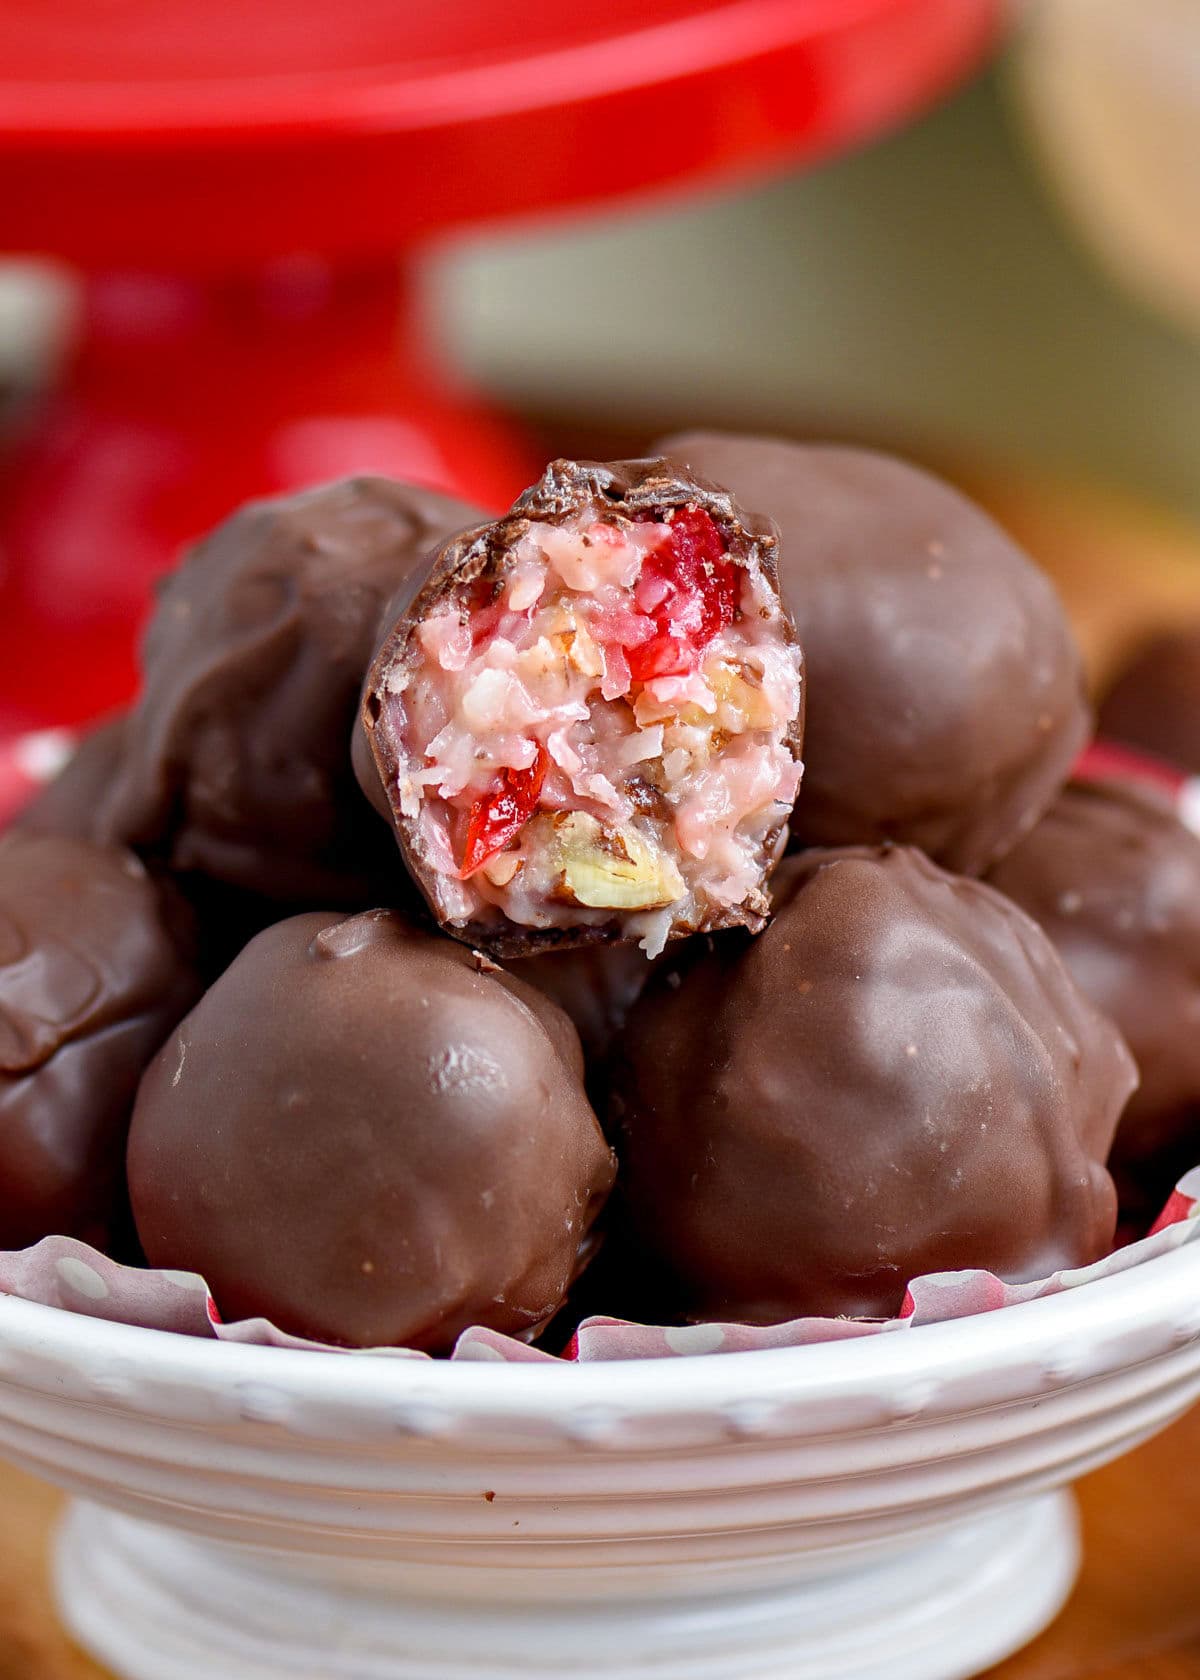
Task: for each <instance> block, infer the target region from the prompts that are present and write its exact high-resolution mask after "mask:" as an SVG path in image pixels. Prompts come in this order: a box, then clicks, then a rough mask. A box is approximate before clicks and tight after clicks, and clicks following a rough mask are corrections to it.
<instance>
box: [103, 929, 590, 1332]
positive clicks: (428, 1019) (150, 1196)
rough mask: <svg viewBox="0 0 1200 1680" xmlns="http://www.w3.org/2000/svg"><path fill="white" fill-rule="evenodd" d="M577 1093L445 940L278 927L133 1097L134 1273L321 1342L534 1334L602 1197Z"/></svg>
mask: <svg viewBox="0 0 1200 1680" xmlns="http://www.w3.org/2000/svg"><path fill="white" fill-rule="evenodd" d="M581 1074H582V1058H581V1055H580V1051H579V1041H578V1039H577V1037H576V1035H575V1032H574V1029H573V1028H572V1027H571V1024H570V1022H569V1021H568V1020H567V1018H566V1016H565V1015H563V1014H562V1012H561V1011H560V1010H558V1009H556V1008H555V1006H554V1005H553V1004H551V1003H550V1002H549V1001H548V1000H547V999H546V998H544V997H542V996H541V994H540V993H538V992H536V991H534V990H533V989H532V988H531V987H528V986H526V985H524V984H523V983H522V982H521V981H519V980H514V979H511V978H510V977H509V976H508V975H506V974H505V973H503V972H502V971H501V970H498V969H497V968H495V966H494V965H492V964H491V963H489V962H488V961H487V960H486V959H485V958H482V957H479V956H478V955H476V954H474V953H472V952H470V951H468V950H467V949H466V948H465V947H464V946H462V945H459V944H457V943H455V942H454V941H452V940H446V939H441V938H438V937H437V936H436V935H431V934H428V933H425V932H422V931H420V930H418V929H417V928H415V927H414V926H412V925H411V924H410V923H407V922H406V921H404V920H403V919H402V918H401V917H400V916H399V915H397V914H396V913H394V912H390V911H372V912H367V913H365V914H361V915H357V916H352V917H349V918H348V919H345V920H342V919H339V918H337V917H335V916H332V915H330V914H329V913H328V912H318V913H316V914H311V915H306V916H298V917H295V918H293V919H291V920H289V921H286V922H280V923H277V924H276V925H275V926H274V927H272V928H269V929H268V930H267V931H266V932H265V933H262V934H260V935H259V937H258V938H257V939H255V940H254V941H253V942H252V943H251V944H250V945H249V946H247V948H246V949H245V951H243V952H242V954H241V955H240V956H239V957H238V958H237V959H236V960H235V961H234V963H233V964H232V966H231V967H230V968H229V969H228V970H227V971H226V973H225V974H224V975H223V976H222V978H221V979H220V980H219V981H218V982H217V983H216V985H214V986H213V987H212V988H211V989H210V990H209V991H208V992H207V993H206V994H205V996H204V998H203V999H202V1000H201V1002H200V1003H199V1004H198V1005H197V1007H196V1008H195V1009H194V1010H193V1011H192V1013H191V1014H190V1015H189V1016H188V1017H187V1018H186V1020H184V1021H183V1022H182V1023H181V1025H180V1026H179V1028H178V1029H177V1031H176V1032H175V1033H174V1034H173V1035H172V1036H171V1038H170V1039H169V1040H168V1042H167V1043H166V1044H165V1045H164V1047H163V1049H162V1051H161V1053H160V1054H159V1056H158V1057H157V1058H156V1059H155V1061H154V1063H153V1064H152V1066H151V1067H150V1069H149V1070H148V1072H147V1074H146V1076H145V1078H144V1079H143V1081H142V1087H141V1091H140V1093H139V1096H138V1101H137V1108H136V1112H135V1115H134V1121H133V1128H132V1132H131V1136H130V1142H129V1188H130V1195H131V1198H132V1202H133V1209H134V1215H135V1218H136V1222H137V1229H138V1234H139V1236H140V1238H141V1241H142V1244H143V1246H144V1248H145V1252H146V1255H147V1257H148V1259H149V1260H150V1262H151V1264H152V1265H157V1266H169V1267H175V1268H184V1269H189V1270H194V1271H198V1272H200V1273H201V1274H202V1275H203V1276H204V1277H205V1278H206V1279H207V1281H208V1284H209V1286H210V1288H211V1289H212V1290H213V1293H214V1295H215V1297H216V1300H217V1303H218V1305H219V1306H220V1308H221V1311H222V1313H223V1315H224V1316H225V1317H226V1318H227V1319H232V1318H243V1317H254V1316H258V1315H262V1316H265V1317H267V1318H269V1319H271V1320H272V1321H273V1322H274V1323H275V1324H276V1325H278V1326H279V1327H280V1328H281V1329H283V1330H287V1331H290V1332H292V1333H294V1334H296V1335H300V1336H306V1337H311V1338H314V1339H316V1340H319V1341H325V1342H334V1343H339V1344H344V1345H347V1346H360V1347H366V1346H391V1345H396V1346H405V1347H412V1348H419V1349H425V1350H428V1351H430V1352H447V1351H448V1350H449V1349H450V1348H451V1347H452V1346H453V1344H454V1341H455V1338H456V1337H457V1335H458V1334H459V1332H460V1331H462V1330H464V1329H466V1328H467V1326H468V1325H471V1324H482V1325H485V1326H488V1327H490V1328H492V1329H495V1330H501V1331H506V1332H509V1333H512V1334H516V1335H528V1334H532V1333H533V1332H534V1331H535V1330H536V1329H537V1328H538V1327H539V1326H540V1325H542V1324H543V1323H544V1322H545V1321H546V1320H548V1319H549V1318H550V1317H551V1316H552V1315H553V1314H554V1313H555V1312H556V1311H557V1309H558V1307H559V1306H560V1305H561V1303H562V1301H563V1298H564V1296H565V1295H566V1291H567V1288H568V1286H569V1284H570V1283H571V1280H572V1278H573V1277H574V1276H575V1275H576V1273H577V1272H578V1271H579V1269H580V1268H581V1266H582V1264H583V1262H584V1260H585V1259H586V1257H587V1254H588V1252H589V1249H590V1247H591V1244H592V1237H591V1229H592V1224H593V1221H594V1220H595V1218H596V1215H597V1213H598V1212H599V1210H600V1207H601V1205H602V1204H603V1201H604V1199H605V1197H606V1195H607V1193H608V1190H609V1188H610V1185H611V1183H612V1179H613V1173H614V1164H613V1160H612V1157H611V1154H610V1152H609V1149H608V1147H607V1145H606V1144H605V1142H604V1139H603V1137H602V1135H601V1132H600V1128H599V1124H598V1122H597V1120H596V1117H595V1115H594V1114H593V1112H592V1110H591V1108H590V1107H589V1105H588V1103H587V1100H586V1098H585V1096H584V1093H583V1087H582V1083H581Z"/></svg>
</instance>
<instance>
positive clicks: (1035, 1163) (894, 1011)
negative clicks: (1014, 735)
mask: <svg viewBox="0 0 1200 1680" xmlns="http://www.w3.org/2000/svg"><path fill="white" fill-rule="evenodd" d="M1135 1083H1136V1076H1135V1073H1134V1069H1133V1063H1132V1060H1131V1058H1130V1055H1129V1052H1128V1050H1127V1049H1126V1047H1125V1045H1124V1042H1123V1041H1122V1039H1121V1037H1120V1035H1119V1033H1118V1032H1117V1029H1116V1027H1115V1026H1113V1024H1112V1022H1111V1021H1109V1020H1108V1019H1107V1017H1105V1016H1103V1015H1101V1014H1100V1013H1099V1011H1098V1010H1096V1009H1095V1008H1094V1007H1093V1006H1092V1004H1091V1003H1089V1002H1088V1001H1087V999H1086V998H1085V997H1084V996H1083V994H1082V993H1081V992H1080V991H1079V989H1078V988H1077V987H1076V985H1075V984H1074V982H1073V981H1072V979H1071V977H1070V975H1069V974H1068V973H1067V971H1066V969H1065V968H1064V967H1063V964H1062V963H1061V961H1060V960H1059V958H1058V956H1057V955H1056V953H1055V951H1054V949H1053V947H1052V946H1051V944H1050V942H1049V941H1048V940H1047V938H1046V937H1045V935H1044V934H1043V933H1042V932H1041V930H1040V929H1039V928H1038V927H1036V926H1035V924H1034V923H1033V922H1032V921H1030V920H1029V918H1028V917H1027V916H1026V915H1024V913H1023V912H1022V911H1020V910H1018V909H1017V908H1016V906H1015V905H1013V904H1011V903H1010V902H1009V901H1008V900H1007V899H1005V898H1003V897H1001V895H1000V894H999V893H997V892H995V891H993V890H992V888H990V887H987V886H984V885H982V884H981V883H979V882H976V881H971V880H966V879H964V878H961V877H958V876H953V875H949V874H947V873H946V872H945V871H944V870H942V869H940V868H939V867H938V866H937V865H936V864H934V863H931V862H930V861H929V859H928V858H926V857H925V856H924V854H923V853H921V852H918V851H916V850H915V849H911V848H907V847H897V848H890V849H882V850H873V849H870V848H846V849H843V850H840V851H812V852H808V853H801V854H799V855H798V856H794V857H790V858H788V859H787V860H786V861H785V862H784V863H783V864H782V865H781V866H780V869H779V871H778V872H777V875H776V914H775V918H774V920H773V921H772V922H771V924H770V926H769V927H768V928H767V929H766V930H765V931H764V932H763V933H762V934H760V935H759V937H758V938H757V939H753V940H750V939H745V938H743V937H737V936H735V937H733V938H720V937H718V938H715V939H713V940H712V941H704V940H697V941H694V942H693V943H692V944H691V945H690V946H689V947H687V948H685V949H684V950H683V951H682V953H681V954H680V955H679V956H678V957H673V958H672V960H671V961H670V963H669V964H668V965H667V966H666V967H665V969H664V970H663V972H661V973H659V974H657V975H656V976H655V978H654V980H653V981H652V982H651V985H650V986H649V988H648V989H647V991H646V992H645V993H644V994H643V996H642V998H641V1000H640V1002H639V1003H638V1006H637V1008H636V1009H635V1010H634V1011H633V1013H632V1015H631V1016H630V1020H629V1024H628V1026H627V1027H626V1029H625V1032H624V1034H623V1036H622V1038H621V1040H620V1041H619V1043H618V1046H617V1051H616V1057H615V1066H614V1072H613V1096H612V1122H613V1136H614V1140H615V1142H616V1146H617V1150H618V1153H619V1156H620V1160H621V1181H620V1182H621V1188H620V1191H619V1203H618V1209H617V1233H619V1240H620V1242H621V1246H622V1249H623V1250H624V1251H625V1253H626V1255H627V1256H628V1259H627V1263H626V1265H625V1267H624V1270H625V1271H626V1273H627V1274H628V1275H632V1276H639V1275H640V1276H641V1278H642V1279H643V1287H644V1288H645V1290H646V1292H647V1295H648V1297H649V1298H650V1299H651V1300H652V1301H653V1302H654V1303H655V1310H657V1311H659V1312H662V1311H663V1310H664V1303H669V1305H670V1308H671V1310H672V1312H673V1314H674V1315H675V1316H677V1317H680V1318H683V1319H691V1320H705V1319H709V1320H711V1319H716V1320H734V1321H743V1322H747V1323H754V1324H770V1323H776V1322H782V1321H786V1320H788V1319H791V1318H796V1317H801V1316H804V1315H807V1314H849V1315H866V1316H883V1317H888V1316H892V1315H894V1314H895V1313H897V1312H898V1311H899V1309H900V1307H901V1304H902V1302H903V1298H904V1291H905V1286H906V1285H907V1283H908V1282H909V1280H910V1279H911V1278H913V1277H915V1276H918V1275H920V1274H922V1273H926V1272H938V1271H944V1270H950V1269H957V1268H962V1267H983V1268H986V1269H988V1270H990V1271H992V1272H995V1273H997V1274H998V1275H999V1276H1001V1277H1002V1278H1005V1279H1008V1280H1012V1281H1018V1280H1027V1279H1031V1278H1039V1277H1045V1276H1047V1275H1049V1274H1050V1273H1051V1272H1053V1271H1054V1270H1056V1269H1057V1268H1058V1267H1063V1266H1080V1265H1086V1264H1088V1263H1089V1262H1090V1261H1093V1260H1096V1259H1098V1258H1099V1257H1100V1256H1101V1255H1103V1254H1104V1253H1106V1252H1107V1250H1108V1249H1109V1247H1110V1245H1111V1243H1112V1239H1113V1233H1114V1227H1115V1220H1116V1196H1115V1193H1114V1190H1113V1185H1112V1181H1111V1179H1110V1178H1109V1176H1108V1173H1107V1172H1106V1171H1105V1168H1104V1160H1105V1157H1106V1156H1107V1154H1108V1149H1109V1145H1110V1143H1111V1141H1112V1136H1113V1132H1114V1130H1115V1128H1116V1124H1117V1119H1118V1117H1119V1115H1120V1112H1121V1109H1122V1107H1123V1106H1124V1103H1125V1100H1126V1098H1127V1097H1128V1096H1129V1093H1130V1092H1131V1091H1132V1089H1133V1087H1134V1084H1135ZM612 1241H613V1243H614V1244H615V1243H616V1242H617V1241H618V1235H617V1234H614V1237H613V1239H612ZM625 1310H626V1311H627V1312H628V1311H629V1310H630V1305H629V1303H625Z"/></svg>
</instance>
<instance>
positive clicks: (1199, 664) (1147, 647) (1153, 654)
mask: <svg viewBox="0 0 1200 1680" xmlns="http://www.w3.org/2000/svg"><path fill="white" fill-rule="evenodd" d="M1098 727H1099V731H1100V734H1101V736H1102V737H1103V738H1104V739H1105V740H1109V741H1120V742H1121V743H1122V744H1123V745H1125V746H1128V747H1140V748H1141V750H1142V751H1143V752H1148V753H1153V754H1155V755H1156V756H1157V757H1158V758H1164V759H1166V760H1167V761H1168V762H1169V763H1171V764H1177V765H1178V766H1179V768H1180V769H1181V770H1190V771H1191V772H1192V774H1193V775H1200V626H1194V627H1192V628H1190V629H1184V630H1169V631H1164V632H1163V633H1162V634H1160V635H1157V636H1153V637H1151V639H1150V640H1149V641H1148V642H1144V643H1143V644H1142V645H1141V647H1139V648H1138V649H1137V651H1136V652H1135V653H1134V655H1133V656H1132V658H1131V659H1130V660H1129V662H1128V664H1126V665H1125V667H1124V669H1123V670H1121V671H1120V672H1119V673H1118V675H1117V677H1116V680H1115V681H1114V682H1113V684H1112V686H1111V688H1110V689H1109V691H1108V693H1107V695H1106V696H1105V697H1104V700H1103V701H1102V703H1101V706H1100V716H1099V722H1098Z"/></svg>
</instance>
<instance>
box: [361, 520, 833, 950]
mask: <svg viewBox="0 0 1200 1680" xmlns="http://www.w3.org/2000/svg"><path fill="white" fill-rule="evenodd" d="M416 636H417V641H418V646H419V651H420V658H419V660H418V661H417V662H416V663H415V665H413V666H409V667H408V668H407V669H404V670H401V669H400V668H399V667H398V668H397V670H396V671H395V673H394V675H393V680H392V681H391V682H389V685H388V692H389V698H388V701H387V702H386V703H387V704H388V706H389V707H390V708H393V711H392V723H393V726H394V732H395V735H396V737H397V738H398V739H399V740H400V741H401V742H402V743H403V746H404V749H405V757H406V765H405V767H404V768H403V769H402V771H401V773H400V776H399V785H398V787H397V789H396V799H397V803H398V805H399V808H400V812H401V814H402V815H403V816H405V817H407V818H408V819H410V821H411V822H412V823H413V824H414V825H415V830H416V844H417V849H418V851H419V853H420V854H421V855H422V858H423V861H424V863H425V865H426V867H429V868H432V869H433V870H435V871H436V873H437V876H438V881H437V891H438V897H439V900H440V906H439V907H440V909H441V912H442V914H443V916H444V917H445V919H446V920H447V921H449V922H451V923H453V924H456V925H463V924H465V923H467V922H475V923H483V924H488V923H498V922H499V921H500V920H501V919H502V918H507V919H508V920H509V921H510V922H513V923H516V924H518V925H520V926H522V927H528V928H572V927H580V926H587V925H599V924H604V923H609V922H611V921H612V920H613V918H614V916H618V917H619V918H620V919H621V921H622V923H623V927H624V931H625V933H626V935H627V936H629V937H633V938H637V939H639V940H640V941H641V943H642V945H643V947H644V948H645V949H646V951H647V953H648V954H649V955H656V954H657V953H658V951H660V950H661V949H662V947H663V945H664V944H665V943H666V940H667V937H668V935H669V933H670V932H671V930H672V929H673V928H675V927H682V928H685V929H692V928H696V927H700V926H703V925H705V923H706V922H707V921H708V920H709V919H710V918H712V917H714V915H715V914H716V913H719V912H725V911H729V910H731V909H733V908H735V907H737V906H739V905H743V904H745V903H746V902H747V901H748V900H752V899H755V898H756V895H757V894H758V892H759V891H760V889H761V884H762V876H763V871H764V868H765V866H766V864H767V862H768V849H769V847H770V846H771V845H772V843H773V841H774V837H775V836H776V834H777V831H778V830H779V829H780V827H781V824H785V823H786V819H787V815H788V812H789V811H790V810H791V807H792V805H793V804H794V802H795V798H796V793H797V790H798V787H799V780H800V772H801V767H800V765H799V764H798V763H797V762H796V761H795V760H794V758H793V756H792V753H791V750H790V748H789V746H788V744H787V734H788V731H789V728H790V727H791V725H792V724H793V723H794V721H795V719H796V716H797V713H798V711H799V706H800V669H799V665H800V656H799V653H798V651H797V650H796V649H795V648H794V647H793V646H791V645H789V643H788V640H787V638H786V635H785V628H784V624H783V621H782V618H781V614H780V609H779V605H778V601H777V600H776V598H775V597H774V596H773V594H772V593H771V591H770V589H769V587H768V586H767V584H766V583H765V581H764V580H763V579H761V578H758V577H755V576H754V575H752V574H751V573H750V572H748V571H747V570H745V569H744V568H742V567H739V566H736V565H735V564H734V563H733V562H732V561H731V560H730V559H729V558H728V556H727V553H726V550H725V544H724V541H723V539H722V538H721V535H720V532H719V530H718V528H717V526H716V525H715V524H714V522H713V521H712V519H711V518H710V516H709V515H708V514H707V513H706V512H705V511H704V510H702V509H699V508H692V507H689V508H678V509H672V510H670V511H669V512H667V513H666V514H664V516H663V517H662V518H661V519H648V520H643V521H627V520H623V519H622V520H614V519H613V516H611V515H609V516H608V517H607V518H605V517H603V516H602V515H599V514H597V513H596V512H594V511H592V510H587V511H584V512H582V513H579V514H576V515H574V516H573V517H572V518H570V519H568V520H567V521H565V522H564V523H562V524H555V525H552V524H533V525H531V526H530V527H529V528H528V530H527V531H526V533H525V534H524V535H523V536H522V537H521V538H520V540H519V541H518V542H517V543H516V544H515V546H514V548H513V549H512V550H511V551H510V556H509V563H508V565H507V567H506V569H505V573H504V575H503V577H501V578H499V579H498V580H495V581H491V580H489V581H488V582H487V583H486V584H481V585H476V586H475V590H474V593H473V594H472V595H471V596H470V597H469V598H467V599H463V600H456V601H455V602H453V603H452V604H447V605H446V606H445V607H443V608H440V609H439V610H437V611H436V612H434V613H433V614H431V615H430V616H429V617H428V618H426V619H425V620H424V621H423V622H422V623H421V624H420V625H419V627H418V629H417V631H416Z"/></svg>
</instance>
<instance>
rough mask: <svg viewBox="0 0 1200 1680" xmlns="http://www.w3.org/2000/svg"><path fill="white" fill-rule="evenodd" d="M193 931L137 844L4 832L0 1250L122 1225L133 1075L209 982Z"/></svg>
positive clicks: (105, 1236)
mask: <svg viewBox="0 0 1200 1680" xmlns="http://www.w3.org/2000/svg"><path fill="white" fill-rule="evenodd" d="M190 937H191V930H190V925H189V921H188V917H187V914H186V911H185V910H184V907H183V905H182V903H181V902H180V901H178V900H177V899H176V898H175V897H174V895H173V894H172V893H171V892H170V889H169V888H166V887H164V886H162V885H161V884H160V883H158V882H156V881H155V880H154V879H152V877H151V876H150V875H148V874H147V872H146V870H145V868H144V867H143V866H142V864H141V863H139V862H138V860H137V858H135V857H134V856H133V855H132V854H131V853H129V852H125V851H121V850H119V849H116V848H110V847H101V846H94V845H91V844H89V843H88V842H85V841H82V840H72V839H65V838H52V837H43V836H34V835H27V834H23V833H17V832H14V833H11V834H8V835H6V836H5V837H4V838H3V839H2V840H0V1248H3V1249H14V1248H25V1247H27V1246H28V1245H29V1244H31V1243H35V1242H37V1241H39V1239H40V1238H42V1237H46V1236H51V1235H62V1236H71V1237H78V1238H80V1239H81V1240H83V1241H84V1242H90V1243H92V1244H93V1245H95V1246H96V1247H98V1248H105V1247H108V1246H109V1244H110V1240H111V1238H112V1237H113V1235H114V1233H116V1232H118V1231H119V1230H120V1228H121V1227H122V1224H123V1221H124V1216H125V1183H124V1176H125V1175H124V1165H125V1137H126V1132H127V1130H128V1125H129V1115H130V1110H131V1108H132V1106H133V1099H134V1093H135V1092H136V1090H137V1084H138V1080H139V1079H140V1078H141V1075H142V1070H143V1068H144V1067H145V1066H146V1064H147V1062H148V1061H149V1060H150V1058H151V1056H153V1054H154V1052H155V1051H156V1050H157V1049H158V1047H159V1045H160V1044H161V1043H162V1041H163V1039H164V1038H165V1037H166V1036H167V1033H168V1032H169V1031H170V1029H171V1028H172V1027H173V1026H174V1025H175V1023H176V1022H177V1021H178V1020H179V1018H180V1017H181V1016H182V1015H183V1014H184V1012H185V1011H186V1010H187V1009H189V1008H190V1007H191V1005H192V1003H193V1002H194V1000H195V998H196V997H197V996H198V994H199V990H200V986H199V981H198V979H197V977H196V974H195V971H194V969H193V967H192V964H191V961H190Z"/></svg>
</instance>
